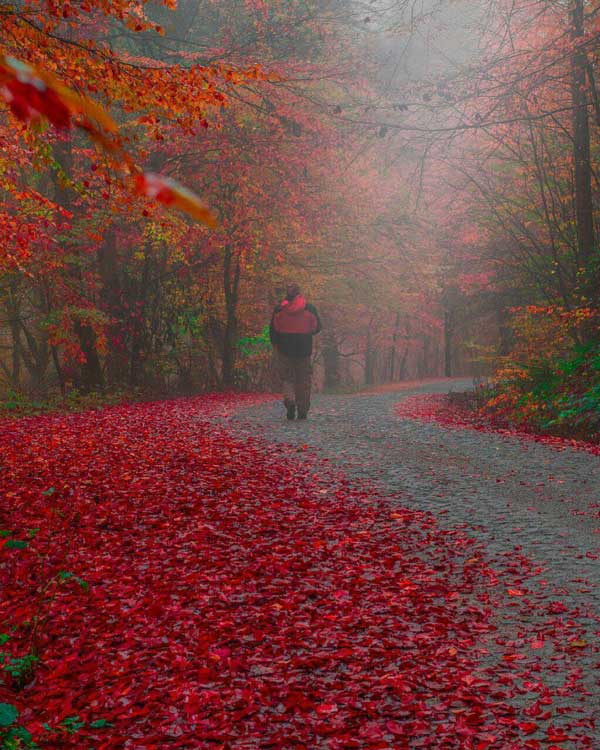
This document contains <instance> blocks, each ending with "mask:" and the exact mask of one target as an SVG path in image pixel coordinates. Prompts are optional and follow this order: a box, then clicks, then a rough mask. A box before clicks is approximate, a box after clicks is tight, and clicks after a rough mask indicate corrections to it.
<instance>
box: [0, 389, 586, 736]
mask: <svg viewBox="0 0 600 750" xmlns="http://www.w3.org/2000/svg"><path fill="white" fill-rule="evenodd" d="M259 399H260V397H251V396H248V397H244V396H227V395H220V396H217V395H215V396H207V397H200V398H196V399H187V400H175V401H170V402H160V403H154V404H138V405H133V406H131V405H130V406H119V407H113V408H108V409H105V410H102V411H96V412H88V413H84V414H74V415H63V416H45V417H40V418H32V419H24V420H20V421H7V422H3V423H0V446H1V448H2V464H3V465H2V472H3V474H2V475H3V490H4V498H5V499H4V504H3V505H2V507H1V508H0V529H5V530H9V531H10V532H11V538H12V539H16V540H21V541H26V542H27V543H28V546H27V547H25V548H23V549H14V548H9V547H10V545H8V546H7V545H6V543H4V547H3V548H2V549H0V587H1V591H2V600H1V602H0V632H6V633H9V634H10V636H11V638H10V640H9V641H8V643H7V644H6V646H4V649H5V650H6V649H8V650H10V651H11V653H12V655H13V656H15V657H18V656H23V655H24V654H26V653H28V652H30V651H31V650H32V649H33V650H35V651H36V652H37V653H38V654H39V659H40V661H39V663H38V665H37V667H36V669H35V671H34V673H33V674H32V676H31V679H30V680H29V681H28V682H27V684H25V685H24V687H22V689H20V690H18V691H17V690H16V686H15V685H11V684H10V679H9V678H8V677H6V678H4V684H1V683H0V702H6V703H14V704H16V705H17V706H18V708H19V709H20V711H21V716H20V720H21V722H22V723H23V724H24V725H25V726H27V727H28V728H29V730H30V731H32V732H33V735H34V738H35V739H36V741H37V742H38V743H39V744H40V745H41V746H42V747H47V748H84V749H87V748H94V750H108V749H109V748H111V749H114V750H116V749H117V748H132V749H135V750H154V749H158V748H223V749H225V748H237V749H250V748H305V749H306V750H309V749H311V748H328V750H337V749H341V748H370V749H373V750H374V749H380V750H384V749H385V748H421V747H423V748H425V747H427V748H436V749H439V750H442V749H448V750H449V749H455V750H459V748H460V749H461V750H537V749H538V748H543V749H544V750H551V749H552V748H553V749H554V750H562V748H563V747H567V745H563V744H562V743H563V741H566V740H571V739H572V740H577V743H578V744H577V747H581V748H584V747H585V748H591V747H592V744H591V740H590V736H591V735H589V734H588V733H587V731H586V729H585V723H582V722H578V723H576V722H573V724H572V725H570V726H567V728H566V729H565V728H564V727H563V726H561V727H558V726H557V725H555V724H550V725H548V719H549V718H553V717H554V714H553V713H552V702H553V699H552V695H551V691H550V690H549V689H548V688H547V687H545V686H544V684H543V683H542V681H540V680H539V679H537V678H536V676H535V672H536V660H537V659H539V657H538V656H537V654H538V653H539V652H538V651H537V649H539V648H540V647H541V645H543V638H544V637H545V636H544V635H543V634H541V635H534V634H528V635H529V638H527V636H525V639H524V640H523V641H522V642H519V643H517V644H516V645H515V644H510V647H509V646H507V650H508V651H509V653H507V654H506V659H501V660H500V661H501V663H500V664H499V665H497V666H494V667H493V672H492V671H491V668H490V667H485V668H484V667H482V666H481V664H480V661H481V659H482V658H485V655H486V647H485V645H484V641H485V639H486V638H487V637H491V635H492V634H493V631H494V629H495V626H494V624H493V617H492V615H493V611H494V609H495V607H496V606H497V604H498V602H497V599H498V597H501V596H504V597H508V599H509V600H511V601H513V600H514V602H515V604H516V603H518V604H519V605H523V606H525V607H526V608H527V607H528V606H529V603H528V602H527V591H526V590H525V589H523V588H512V589H511V588H510V587H508V589H507V585H506V584H505V583H503V582H502V581H501V580H500V579H499V577H498V575H497V574H496V573H495V572H494V571H493V570H491V569H490V567H489V566H488V565H487V564H486V561H485V555H484V554H483V550H482V549H481V548H480V547H479V545H478V544H476V543H475V542H474V540H473V539H472V538H470V536H469V535H468V533H467V532H466V531H464V530H461V529H454V530H443V529H441V528H439V527H438V526H437V524H436V521H435V519H434V518H433V516H431V515H429V514H423V513H419V512H415V511H411V510H407V509H404V508H402V507H401V506H400V505H399V503H398V502H397V501H395V502H394V501H393V499H390V498H384V497H379V496H378V495H377V494H376V493H375V492H374V491H370V490H368V488H365V487H360V486H356V485H353V484H352V483H351V482H350V481H349V480H348V479H346V478H345V477H344V476H343V475H341V474H340V473H339V472H337V471H335V470H333V469H331V468H329V467H328V465H327V463H326V462H325V461H323V460H322V459H319V458H318V457H316V456H313V455H312V454H311V453H310V451H309V449H308V448H307V447H306V446H300V447H298V446H294V447H292V446H274V445H269V444H268V443H266V442H263V441H261V440H260V439H257V440H256V441H252V442H249V441H241V440H239V439H237V438H235V437H234V436H233V434H232V433H231V431H230V430H229V429H228V427H227V424H226V422H222V421H219V419H218V417H222V416H226V415H227V414H228V413H230V412H231V410H232V409H236V408H239V407H243V406H245V405H250V404H253V403H256V402H257V401H258V400H259ZM299 451H300V453H302V456H299V455H298V452H299ZM35 529H39V531H37V532H35V531H31V530H35ZM5 542H6V540H5ZM61 573H62V574H61ZM65 573H66V575H65ZM82 582H85V586H83V585H82ZM547 604H548V606H550V603H547ZM557 606H558V605H557ZM558 611H559V612H560V611H561V610H558ZM36 623H37V624H36ZM573 637H576V634H573ZM540 639H541V640H540ZM540 644H541V645H540ZM574 648H575V647H574ZM517 665H518V667H517ZM519 679H522V680H524V682H523V683H522V684H521V683H520V682H519ZM572 689H573V690H574V691H576V690H577V679H576V678H575V677H574V678H573V679H572ZM518 691H521V692H522V693H523V694H526V695H527V696H529V698H528V704H527V705H528V709H527V710H526V711H525V712H520V711H517V710H515V709H514V707H513V706H512V705H511V702H510V698H511V696H513V695H514V694H515V692H518ZM74 716H77V717H79V721H80V722H81V724H82V725H81V726H80V727H78V728H77V731H74V730H73V729H72V722H71V723H70V722H69V720H70V719H71V718H72V717H74ZM65 720H66V721H65ZM542 720H544V721H545V723H543V722H542V723H540V722H541V721H542ZM69 727H71V729H70V728H69ZM70 732H72V733H70ZM539 732H543V734H542V737H541V739H539V738H537V735H536V733H537V734H539ZM568 746H569V747H571V746H572V745H568Z"/></svg>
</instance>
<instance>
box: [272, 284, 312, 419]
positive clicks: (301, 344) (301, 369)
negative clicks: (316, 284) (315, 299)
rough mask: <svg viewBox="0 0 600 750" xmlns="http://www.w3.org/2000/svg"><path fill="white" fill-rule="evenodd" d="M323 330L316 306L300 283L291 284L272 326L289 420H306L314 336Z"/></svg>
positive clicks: (278, 368)
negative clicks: (302, 291) (309, 299)
mask: <svg viewBox="0 0 600 750" xmlns="http://www.w3.org/2000/svg"><path fill="white" fill-rule="evenodd" d="M320 330H321V321H320V319H319V314H318V312H317V309H316V307H315V306H314V305H310V304H308V303H307V302H306V299H305V298H304V297H303V296H302V294H301V293H300V287H299V286H298V284H288V286H287V289H286V295H285V299H284V300H282V301H281V302H280V303H279V304H278V305H277V306H276V307H275V310H274V311H273V315H272V317H271V325H270V329H269V333H270V337H271V343H272V344H273V349H274V351H275V363H276V367H277V371H278V374H279V377H280V378H281V381H282V383H283V404H284V406H285V408H286V411H287V418H288V419H295V417H296V409H297V410H298V419H306V417H307V415H308V410H309V409H310V391H311V385H312V364H311V355H312V339H313V336H314V335H315V334H317V333H319V331H320Z"/></svg>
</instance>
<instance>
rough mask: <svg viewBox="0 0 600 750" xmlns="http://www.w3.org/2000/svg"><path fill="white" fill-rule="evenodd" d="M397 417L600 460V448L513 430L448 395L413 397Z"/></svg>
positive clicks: (582, 442)
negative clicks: (578, 452)
mask: <svg viewBox="0 0 600 750" xmlns="http://www.w3.org/2000/svg"><path fill="white" fill-rule="evenodd" d="M396 413H397V414H398V416H400V417H404V418H405V419H417V420H419V421H421V422H437V423H438V424H440V425H443V426H444V427H453V428H458V429H467V430H478V431H479V432H496V433H498V434H500V435H508V436H511V437H518V438H521V439H523V440H530V441H533V442H536V443H543V444H544V445H549V446H551V447H552V448H554V449H556V450H565V449H566V448H574V449H576V450H581V451H585V452H586V453H591V454H593V455H595V456H600V445H596V444H594V443H586V442H585V441H583V440H573V439H569V438H563V437H556V436H554V435H544V434H540V433H537V432H534V431H532V430H528V429H527V428H526V427H524V426H522V427H509V426H507V425H506V423H505V422H502V421H500V420H494V419H492V418H491V417H486V416H484V415H481V414H479V413H477V412H475V411H470V410H468V409H466V408H462V407H461V406H459V405H457V404H456V403H453V402H452V401H451V400H450V399H449V398H448V396H447V395H446V394H439V393H427V394H418V395H416V396H409V397H408V398H405V399H403V400H402V401H401V402H400V403H399V404H398V405H397V407H396Z"/></svg>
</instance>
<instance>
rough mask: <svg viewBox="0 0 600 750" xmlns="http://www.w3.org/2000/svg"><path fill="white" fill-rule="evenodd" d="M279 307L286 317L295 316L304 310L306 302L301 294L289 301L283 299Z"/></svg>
mask: <svg viewBox="0 0 600 750" xmlns="http://www.w3.org/2000/svg"><path fill="white" fill-rule="evenodd" d="M280 307H281V312H284V313H286V314H288V315H297V314H298V313H301V312H302V311H303V310H304V309H305V308H306V300H305V299H304V297H303V296H302V295H301V294H298V295H296V296H295V297H294V299H292V300H289V299H287V298H286V299H284V300H283V302H282V303H281V305H280Z"/></svg>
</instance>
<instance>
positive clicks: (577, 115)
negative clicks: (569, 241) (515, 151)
mask: <svg viewBox="0 0 600 750" xmlns="http://www.w3.org/2000/svg"><path fill="white" fill-rule="evenodd" d="M571 23H572V26H571V38H572V40H573V42H574V43H575V44H576V45H577V44H578V45H579V46H577V47H576V48H575V51H574V52H573V54H572V56H571V70H572V77H571V98H572V103H573V158H574V162H575V217H576V223H577V249H578V255H579V262H580V264H581V265H582V266H585V267H587V268H588V269H589V266H590V265H591V263H592V260H593V254H594V249H595V248H594V240H595V232H594V213H593V204H592V165H591V158H590V126H589V116H588V100H587V89H586V62H587V60H586V55H585V51H584V49H583V48H582V46H581V45H582V44H583V39H582V37H583V36H584V33H585V29H584V0H573V6H572V12H571ZM596 281H597V279H592V278H589V277H588V282H587V284H586V290H584V293H585V291H588V292H589V291H590V290H592V293H595V294H597V292H598V290H597V286H596Z"/></svg>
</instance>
